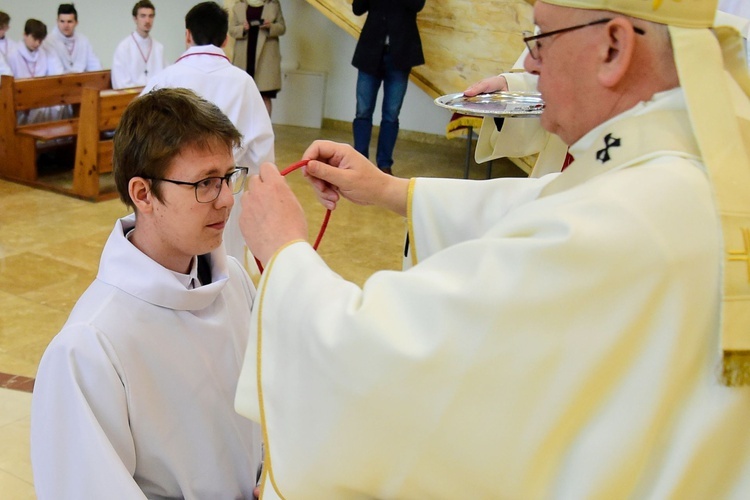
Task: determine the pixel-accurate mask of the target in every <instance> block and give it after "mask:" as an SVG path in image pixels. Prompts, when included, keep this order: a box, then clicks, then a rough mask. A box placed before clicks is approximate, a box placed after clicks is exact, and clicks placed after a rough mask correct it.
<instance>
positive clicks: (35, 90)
mask: <svg viewBox="0 0 750 500" xmlns="http://www.w3.org/2000/svg"><path fill="white" fill-rule="evenodd" d="M84 87H94V88H98V89H107V88H111V87H112V84H111V78H110V71H109V70H103V71H92V72H87V73H71V74H67V75H56V76H45V77H39V78H22V79H18V80H16V79H14V78H13V77H12V76H7V75H3V76H2V80H0V176H1V177H4V178H6V179H10V180H15V181H20V182H23V183H27V184H31V185H34V184H35V183H36V181H37V169H36V158H37V143H38V142H39V141H49V140H52V139H60V138H63V137H74V136H75V135H76V134H77V133H78V119H77V118H76V117H73V118H69V119H65V120H57V121H50V122H42V123H34V124H28V125H17V121H16V113H18V112H21V111H27V110H30V109H34V108H44V107H49V106H56V105H67V104H73V105H76V104H79V103H80V102H81V93H82V91H83V88H84Z"/></svg>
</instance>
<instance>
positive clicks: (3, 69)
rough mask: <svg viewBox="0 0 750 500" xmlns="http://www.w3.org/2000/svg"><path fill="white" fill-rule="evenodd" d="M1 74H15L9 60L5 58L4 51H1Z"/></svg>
mask: <svg viewBox="0 0 750 500" xmlns="http://www.w3.org/2000/svg"><path fill="white" fill-rule="evenodd" d="M0 75H9V76H13V72H12V71H11V70H10V66H8V61H6V60H5V56H4V55H3V54H2V53H0Z"/></svg>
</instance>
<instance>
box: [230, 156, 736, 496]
mask: <svg viewBox="0 0 750 500" xmlns="http://www.w3.org/2000/svg"><path fill="white" fill-rule="evenodd" d="M657 163H658V162H657ZM547 177H551V176H547ZM547 177H546V178H545V179H512V180H511V179H498V180H496V181H488V182H482V183H477V182H466V181H464V182H463V183H459V184H463V186H460V185H459V184H457V183H456V182H455V181H453V182H451V181H447V180H439V179H429V180H425V179H419V180H417V182H416V185H415V187H414V194H413V200H412V204H413V206H412V207H410V212H411V214H412V215H411V218H412V219H413V220H411V221H410V222H411V224H412V226H413V227H412V230H411V232H412V233H414V234H415V241H416V245H417V254H418V255H420V254H424V255H421V256H420V259H419V263H418V265H416V266H414V267H412V268H410V269H409V270H407V271H404V272H394V271H383V272H378V273H375V274H374V275H373V276H372V277H371V278H370V279H368V280H367V282H366V283H365V285H364V287H363V288H361V289H360V288H359V287H357V286H356V285H354V284H352V283H349V282H346V281H344V280H343V279H341V278H340V277H339V276H337V275H336V274H335V273H334V272H332V271H331V270H330V269H329V268H328V267H327V266H326V265H325V263H324V262H323V261H322V259H321V258H320V257H319V256H318V255H317V254H316V253H315V252H314V251H313V250H312V248H311V246H310V245H309V244H307V243H304V242H302V243H300V242H298V243H293V244H291V245H289V246H287V247H285V248H284V249H282V250H281V251H279V252H278V253H277V254H276V255H275V256H274V257H273V258H272V260H271V262H269V264H268V266H267V267H266V270H265V272H264V273H263V275H262V278H261V282H260V285H259V289H258V297H257V300H256V302H255V306H254V309H253V318H252V321H251V328H252V329H253V333H254V334H257V338H256V339H255V340H256V344H255V345H249V346H248V351H247V354H246V360H247V362H246V365H245V369H243V372H242V374H241V379H242V381H241V383H240V391H241V390H243V388H248V387H250V388H251V389H249V390H248V391H247V392H248V393H247V394H242V393H238V395H237V407H238V408H239V409H240V411H242V412H243V413H246V414H249V415H250V416H252V417H254V418H258V417H260V419H261V420H262V422H263V426H264V437H265V439H266V451H267V454H266V465H267V467H268V471H269V472H268V474H267V475H266V476H265V479H264V481H263V488H264V494H263V497H264V498H271V497H273V496H274V495H273V494H271V493H270V492H271V491H272V490H278V493H280V495H281V496H283V497H284V498H290V499H294V498H306V499H330V498H336V499H337V500H341V499H359V498H369V497H374V498H502V497H505V498H539V497H548V496H558V497H559V498H596V497H606V496H607V494H606V493H607V492H613V491H621V490H620V489H619V488H623V487H625V489H626V490H628V491H638V490H637V488H638V485H639V484H641V483H640V482H641V481H645V482H646V484H649V485H651V486H650V487H653V484H656V483H658V484H660V485H661V486H662V487H663V488H665V489H664V490H663V491H662V493H663V495H658V494H657V496H669V494H667V492H671V493H674V492H675V491H677V490H670V489H669V487H670V485H671V484H675V483H680V481H683V478H684V477H685V474H686V471H688V470H689V472H690V475H689V480H687V481H683V484H688V483H690V482H693V481H698V482H700V481H701V478H703V479H704V480H705V481H706V484H708V483H710V481H711V480H712V479H711V477H712V476H711V475H712V474H715V473H716V468H712V467H689V468H688V467H686V466H685V465H684V464H683V461H684V459H685V457H686V456H689V457H692V458H693V459H697V458H696V457H701V456H706V457H709V456H711V455H712V453H719V455H718V456H725V457H726V456H730V455H731V453H730V452H729V450H730V449H733V450H737V449H740V448H741V449H742V450H746V449H747V447H748V442H750V438H748V439H743V440H742V442H741V443H740V442H737V441H734V442H732V440H731V439H730V440H725V438H726V435H723V434H722V433H723V432H724V431H723V429H726V428H729V429H732V428H733V429H737V428H738V426H745V425H746V419H747V414H748V413H747V411H750V406H749V405H748V402H749V401H750V398H746V397H742V396H737V393H736V392H735V393H731V392H730V391H729V390H719V389H716V387H715V385H713V383H712V381H713V380H714V379H713V378H712V370H714V365H713V363H714V360H715V356H714V353H713V352H712V351H711V349H709V348H707V347H706V346H707V345H718V339H717V335H716V334H715V321H716V317H715V314H714V311H715V310H716V303H717V301H718V288H717V285H718V279H717V272H718V270H717V266H716V265H715V263H716V262H718V251H719V250H718V248H719V244H718V231H717V229H716V220H715V215H714V211H713V201H712V196H711V192H710V187H709V186H708V183H707V182H706V179H705V175H704V173H703V172H702V171H701V170H700V169H699V168H695V167H694V166H691V165H690V164H688V163H687V162H684V161H681V162H680V161H675V162H671V163H670V162H669V161H665V162H662V163H661V164H658V165H654V166H653V167H644V168H640V169H632V170H628V171H626V172H624V173H622V174H616V175H615V174H613V175H611V176H604V175H602V176H601V178H598V179H596V180H594V181H590V182H589V183H588V184H587V185H586V186H584V187H582V188H581V189H571V190H569V191H566V192H563V193H559V194H556V195H554V196H549V197H546V198H541V199H537V198H536V197H535V195H534V193H538V191H539V189H540V188H541V187H542V186H544V185H545V184H546V182H547V180H548V179H547ZM504 181H507V184H505V182H504ZM518 182H522V183H526V184H517V183H518ZM490 185H491V186H490ZM524 185H528V186H529V187H528V189H526V188H523V186H524ZM464 186H470V187H473V188H474V189H475V190H476V191H471V188H470V187H464ZM514 186H515V187H514ZM460 189H466V190H467V191H466V192H460V191H457V190H460ZM515 190H519V191H522V194H520V195H518V196H517V197H515V198H514V197H512V191H515ZM490 191H494V192H495V193H496V195H495V196H490V195H489V193H490ZM688 193H689V194H688ZM459 203H461V204H464V205H463V206H459ZM664 207H669V210H665V209H664ZM451 211H455V212H456V213H454V214H451V213H450V212H451ZM674 211H676V212H677V213H680V214H681V215H682V216H681V217H679V218H675V217H673V216H672V214H673V213H674ZM669 212H671V214H670V213H669ZM459 221H461V222H462V223H463V225H464V226H463V227H462V228H460V234H459V235H458V236H453V233H454V232H456V226H457V225H458V224H459ZM493 222H494V223H493ZM688 238H690V239H692V241H693V245H689V246H688V245H685V244H684V243H685V241H686V239H688ZM635 241H638V244H633V242H635ZM688 247H690V248H688ZM423 249H424V250H423ZM696 252H698V253H697V254H696ZM696 255H700V257H699V258H697V259H696V258H695V257H696ZM687 261H690V262H691V265H689V266H686V265H685V262H687ZM613 263H615V264H613ZM696 284H701V286H695V285H696ZM675 310H679V311H682V313H681V314H680V315H676V314H674V311H675ZM710 332H713V333H710ZM251 339H253V336H252V335H251ZM252 357H255V358H256V359H255V360H252V361H251V359H252ZM258 373H260V382H259V381H258ZM655 381H659V383H655ZM258 386H259V387H260V390H258V389H257V387H258ZM252 387H255V389H252ZM733 394H734V395H733ZM256 398H257V399H256ZM708 400H710V401H711V404H710V405H709V406H710V407H711V409H710V410H709V409H706V406H705V402H706V401H708ZM701 412H704V413H701ZM718 415H723V417H722V418H718ZM719 434H722V435H723V436H724V437H722V438H719V437H718V436H719ZM729 435H733V436H735V438H736V436H737V434H735V433H732V431H731V430H730V433H729ZM664 440H669V441H670V442H671V443H680V444H679V445H675V446H672V447H666V448H664V447H663V441H664ZM709 443H710V444H709ZM738 447H740V448H738ZM659 450H661V451H659ZM709 450H711V451H709ZM644 453H645V454H646V455H648V458H639V459H638V460H636V458H635V457H642V456H643V454H644ZM724 453H728V455H724ZM738 453H739V454H740V455H741V454H742V453H744V451H741V452H738ZM714 456H716V455H714ZM738 456H739V455H738ZM742 456H744V455H742ZM707 460H709V459H708V458H707ZM663 461H666V462H668V463H669V464H670V465H671V467H668V466H664V467H662V468H661V469H660V470H662V471H663V473H664V474H663V475H662V476H660V477H659V478H657V479H653V477H652V474H650V472H651V471H650V467H651V466H653V465H654V464H655V463H659V464H661V462H663ZM704 465H708V464H704ZM737 471H738V469H737V468H732V467H729V466H728V467H726V469H725V472H724V473H723V474H717V475H716V476H713V477H714V479H715V478H716V477H721V479H719V481H724V480H725V481H728V482H729V483H728V484H732V481H736V480H737V479H736V476H735V473H736V472H737ZM652 479H653V481H652V482H649V481H651V480H652ZM712 484H716V483H712ZM722 484H724V483H722ZM623 485H627V486H623ZM647 488H648V487H647ZM265 491H268V492H269V494H268V495H266V493H265ZM646 491H652V492H653V491H655V490H648V489H647V490H646ZM500 492H502V494H500ZM553 492H554V494H553ZM274 493H275V492H274Z"/></svg>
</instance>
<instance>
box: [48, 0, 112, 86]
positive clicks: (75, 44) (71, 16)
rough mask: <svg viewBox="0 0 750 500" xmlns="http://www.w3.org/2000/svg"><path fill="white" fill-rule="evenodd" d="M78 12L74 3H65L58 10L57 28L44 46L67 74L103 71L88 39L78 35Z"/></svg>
mask: <svg viewBox="0 0 750 500" xmlns="http://www.w3.org/2000/svg"><path fill="white" fill-rule="evenodd" d="M77 25H78V11H76V8H75V5H73V4H72V3H63V4H60V6H59V7H58V8H57V26H56V27H55V29H53V30H52V33H50V36H49V38H47V41H46V43H45V44H44V46H45V47H46V48H47V49H48V51H49V52H51V53H53V54H55V55H56V56H57V57H58V58H59V59H60V63H61V64H62V67H63V71H64V72H65V73H83V72H84V71H97V70H100V69H102V64H101V63H100V62H99V58H98V57H96V54H95V53H94V49H93V47H92V46H91V43H90V42H89V40H88V38H86V37H85V36H84V35H82V34H81V33H76V32H75V30H76V26H77Z"/></svg>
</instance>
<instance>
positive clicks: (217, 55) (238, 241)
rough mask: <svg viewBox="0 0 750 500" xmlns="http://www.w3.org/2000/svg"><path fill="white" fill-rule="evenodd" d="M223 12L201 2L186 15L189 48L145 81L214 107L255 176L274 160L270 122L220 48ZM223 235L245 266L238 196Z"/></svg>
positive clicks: (254, 91)
mask: <svg viewBox="0 0 750 500" xmlns="http://www.w3.org/2000/svg"><path fill="white" fill-rule="evenodd" d="M228 25H229V21H228V13H227V11H225V10H224V9H222V8H221V6H219V5H218V4H217V3H216V2H202V3H199V4H197V5H196V6H194V7H193V8H192V9H190V11H189V12H188V13H187V15H186V16H185V28H186V31H185V37H186V40H185V41H186V44H187V46H188V49H187V50H186V51H185V53H183V54H182V55H181V56H180V57H179V59H177V62H175V63H174V64H172V65H171V66H168V67H167V68H165V69H164V71H162V72H161V73H159V74H158V75H156V76H155V77H154V78H152V79H150V80H149V82H148V85H146V88H144V89H143V93H146V92H149V91H150V90H151V89H152V88H164V87H186V88H189V89H191V90H193V91H195V92H196V93H197V94H198V95H200V96H201V97H203V98H204V99H207V100H209V101H211V102H213V103H214V104H216V105H217V106H218V107H219V108H220V109H221V110H222V111H223V112H224V114H225V115H227V117H229V119H230V120H231V121H232V123H234V125H235V126H236V127H237V128H238V129H239V131H240V132H241V133H242V144H241V147H240V148H239V149H237V150H236V151H235V161H236V162H237V165H241V166H243V167H248V168H249V169H250V173H252V174H257V173H258V169H259V167H260V164H261V163H263V162H267V161H274V147H273V146H274V136H273V128H272V126H271V119H270V118H269V116H268V113H267V112H266V108H265V104H264V103H263V98H262V97H261V95H260V92H259V91H258V87H256V85H255V82H254V81H253V79H252V77H251V76H250V75H248V74H247V73H246V72H244V71H242V70H241V69H239V68H237V67H236V66H233V65H232V63H231V62H230V61H229V59H228V58H227V56H226V55H225V54H224V51H223V50H222V49H221V48H222V47H223V46H224V45H225V44H226V41H227V28H228ZM237 202H238V203H237V205H236V207H235V208H234V209H233V210H232V216H231V217H230V219H229V225H228V226H227V229H226V231H225V233H224V244H225V246H226V249H227V253H228V254H229V255H231V256H233V257H235V258H237V259H238V260H239V261H240V262H244V256H245V241H244V240H243V239H242V234H241V233H240V230H239V210H240V206H239V197H238V198H237Z"/></svg>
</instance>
